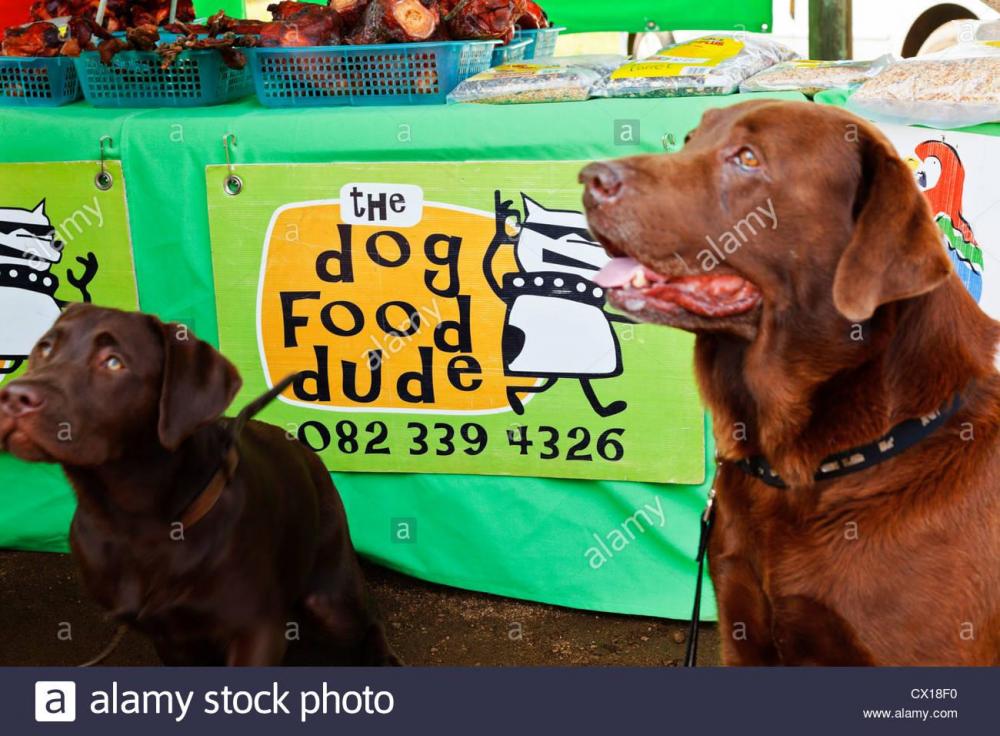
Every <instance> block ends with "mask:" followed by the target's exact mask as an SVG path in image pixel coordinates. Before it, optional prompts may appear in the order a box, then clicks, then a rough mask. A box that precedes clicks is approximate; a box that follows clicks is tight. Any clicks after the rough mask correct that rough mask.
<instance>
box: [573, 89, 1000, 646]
mask: <svg viewBox="0 0 1000 736" xmlns="http://www.w3.org/2000/svg"><path fill="white" fill-rule="evenodd" d="M581 180H582V182H583V183H584V184H585V194H584V202H585V206H586V208H587V213H588V217H589V222H590V226H591V229H592V231H593V233H594V234H595V235H596V236H597V237H598V238H599V239H600V240H601V242H602V243H603V244H604V245H605V247H606V249H607V250H608V252H609V253H610V254H611V255H612V256H616V257H617V258H616V259H615V260H613V261H612V262H611V263H610V264H609V265H608V267H607V268H606V269H605V270H604V271H603V272H602V273H601V274H600V275H599V277H598V280H599V282H601V283H603V284H604V285H606V286H607V287H608V288H609V299H610V301H611V303H612V304H613V305H614V306H615V307H617V308H619V309H620V310H622V311H624V312H626V313H628V314H629V315H631V316H632V317H634V318H637V319H639V320H643V321H646V322H652V323H655V324H661V325H669V326H673V327H679V328H682V329H685V330H689V331H691V332H693V333H695V335H696V336H697V337H696V341H695V370H696V373H697V378H698V381H699V384H700V389H701V393H702V396H703V398H704V400H705V402H706V403H707V405H708V407H709V409H710V410H711V413H712V420H713V431H714V434H715V441H716V445H717V448H718V453H719V468H718V473H717V479H716V484H715V488H716V491H717V500H716V509H715V512H714V513H715V529H714V532H713V535H712V538H711V541H710V545H709V564H710V569H711V573H712V578H713V582H714V586H715V591H716V595H717V598H718V603H719V611H720V612H719V620H720V624H721V627H722V642H723V659H724V661H725V662H726V663H728V664H732V665H773V664H825V665H864V664H879V665H915V664H921V665H989V664H993V665H996V664H1000V445H998V431H1000V376H998V373H997V370H996V368H995V366H994V357H995V355H996V348H997V340H998V338H1000V325H998V324H997V323H996V322H994V321H993V320H992V319H990V318H989V317H987V316H986V314H984V313H983V312H982V311H981V310H980V309H979V307H978V306H977V305H976V303H975V301H974V300H973V298H972V297H971V296H970V295H969V293H968V292H967V291H966V289H965V288H964V287H963V285H962V283H961V281H960V280H959V278H958V276H957V275H956V274H955V273H954V272H953V271H952V268H951V265H950V260H949V257H948V255H947V253H946V250H945V247H944V246H943V244H942V235H941V233H940V232H939V231H938V229H937V227H936V225H935V224H934V222H933V220H932V217H931V212H930V209H929V207H928V204H927V202H926V201H925V198H924V196H923V195H922V194H921V193H920V191H919V190H918V188H917V186H916V184H915V182H914V177H913V175H912V173H911V172H910V170H909V169H908V168H907V166H906V165H905V164H904V163H903V161H901V160H900V158H899V157H898V156H897V155H896V153H895V151H894V149H893V147H892V145H891V143H890V142H889V141H888V140H887V139H886V138H885V136H884V135H882V133H880V132H879V131H878V130H877V129H876V128H875V127H873V126H871V125H869V124H868V123H866V122H865V121H863V120H861V119H860V118H857V117H855V116H853V115H851V114H849V113H847V112H844V111H842V110H839V109H835V108H829V107H824V106H822V105H817V104H810V103H799V102H777V101H754V102H748V103H745V104H740V105H736V106H733V107H730V108H726V109H720V110H713V111H710V112H708V113H707V114H706V115H705V116H704V117H703V118H702V121H701V124H700V125H699V126H698V128H697V129H696V130H695V131H694V132H693V133H692V134H691V135H690V136H689V137H688V140H687V141H686V144H685V147H684V150H683V151H682V152H680V153H677V154H674V155H661V156H638V157H634V158H627V159H624V160H620V161H612V162H606V163H596V164H592V165H590V166H588V167H587V168H586V169H585V170H584V171H583V172H582V173H581Z"/></svg>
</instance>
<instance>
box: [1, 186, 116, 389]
mask: <svg viewBox="0 0 1000 736" xmlns="http://www.w3.org/2000/svg"><path fill="white" fill-rule="evenodd" d="M62 251H63V243H62V242H61V241H60V240H58V239H57V236H56V231H55V228H54V227H53V226H52V223H51V222H50V221H49V218H48V216H47V215H46V214H45V200H44V199H43V200H42V201H41V202H39V203H38V205H37V206H36V207H35V208H34V209H31V210H24V209H18V208H15V207H11V208H0V310H2V312H3V315H4V317H5V319H4V320H3V321H2V323H0V375H6V374H10V373H13V372H14V371H16V370H17V369H18V368H20V367H21V364H22V363H23V362H24V359H25V358H26V357H27V356H28V353H30V352H31V348H32V347H33V346H34V344H35V342H36V341H37V340H38V338H39V337H40V336H41V335H42V334H43V333H44V332H45V331H46V330H47V329H49V327H51V326H52V323H53V322H54V321H55V320H56V317H58V316H59V313H60V311H61V310H62V308H63V307H65V306H66V304H68V302H67V301H65V300H63V299H59V298H57V297H56V295H55V294H56V291H57V290H58V289H59V279H58V277H57V276H56V275H55V274H53V273H52V272H51V268H52V266H53V265H54V264H56V263H59V261H60V260H62ZM76 260H77V262H79V263H80V264H81V265H82V266H83V268H84V272H83V275H82V276H80V277H79V278H77V277H76V276H75V275H74V274H73V273H72V272H69V271H67V272H66V280H67V281H69V283H70V284H72V285H73V286H74V287H76V289H77V290H79V292H80V296H81V298H82V300H83V301H85V302H89V301H90V292H89V291H88V290H87V287H88V285H89V284H90V282H91V281H93V279H94V276H95V275H96V274H97V258H96V256H94V254H93V253H88V254H87V255H86V256H85V257H79V256H78V257H77V259H76Z"/></svg>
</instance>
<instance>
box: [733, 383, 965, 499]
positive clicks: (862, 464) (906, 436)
mask: <svg viewBox="0 0 1000 736" xmlns="http://www.w3.org/2000/svg"><path fill="white" fill-rule="evenodd" d="M961 408H962V396H961V394H955V396H954V397H952V398H951V399H949V400H948V401H946V402H945V403H944V404H943V405H942V406H941V408H940V409H937V410H936V411H934V412H931V413H930V414H927V415H925V416H922V417H918V418H916V419H907V420H906V421H904V422H900V423H899V424H897V425H896V426H895V427H893V428H892V429H891V430H889V432H888V433H887V434H885V435H884V436H882V437H880V438H879V439H877V440H875V441H874V442H871V443H869V444H867V445H861V446H859V447H853V448H851V449H850V450H844V451H843V452H838V453H835V454H833V455H830V456H829V457H827V458H825V459H824V460H823V462H821V463H820V466H819V470H817V471H816V474H815V475H814V476H813V479H814V480H816V481H821V480H831V479H833V478H840V477H842V476H845V475H850V474H851V473H857V472H860V471H862V470H867V469H868V468H872V467H874V466H876V465H878V464H879V463H882V462H885V461H886V460H888V459H890V458H893V457H896V456H897V455H900V454H902V453H903V452H905V451H906V450H908V449H910V448H911V447H913V446H914V445H916V444H918V443H919V442H921V441H922V440H924V439H926V438H927V437H930V436H931V435H932V434H934V432H936V431H937V430H938V429H939V428H940V427H941V426H942V425H943V424H945V422H947V421H948V420H949V419H951V418H952V417H953V416H954V415H955V414H956V413H957V412H958V410H959V409H961ZM736 465H738V466H739V468H740V469H741V470H742V471H743V472H744V473H746V474H747V475H752V476H753V477H754V478H757V479H758V480H760V481H762V482H763V483H766V484H767V485H769V486H772V487H773V488H787V487H788V485H787V484H786V483H785V481H784V480H782V478H781V476H780V475H778V474H777V473H776V472H774V470H773V469H772V468H771V465H770V463H768V461H767V458H765V457H764V456H763V455H754V456H753V457H748V458H745V459H743V460H740V461H738V462H737V463H736Z"/></svg>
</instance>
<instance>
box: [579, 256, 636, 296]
mask: <svg viewBox="0 0 1000 736" xmlns="http://www.w3.org/2000/svg"><path fill="white" fill-rule="evenodd" d="M641 270H642V264H641V263H639V261H637V260H635V259H634V258H612V259H611V260H610V261H609V262H608V265H606V266H605V267H604V268H602V269H601V270H600V271H599V272H598V273H597V275H596V276H594V278H593V279H591V280H592V281H593V282H594V283H595V284H597V285H598V286H603V287H604V288H605V289H612V288H614V287H616V286H625V284H627V283H629V282H630V281H631V280H632V277H633V276H635V274H636V271H641Z"/></svg>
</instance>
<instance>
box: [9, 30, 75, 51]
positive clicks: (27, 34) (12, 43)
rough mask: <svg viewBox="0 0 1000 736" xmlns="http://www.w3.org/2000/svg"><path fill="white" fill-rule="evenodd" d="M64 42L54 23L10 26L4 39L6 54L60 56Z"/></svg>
mask: <svg viewBox="0 0 1000 736" xmlns="http://www.w3.org/2000/svg"><path fill="white" fill-rule="evenodd" d="M62 45H63V42H62V39H61V38H60V37H59V29H58V28H56V27H55V25H53V24H52V23H32V24H30V25H27V26H22V27H20V28H10V29H8V30H7V35H6V36H5V37H4V40H3V55H4V56H58V55H59V49H60V48H61V47H62Z"/></svg>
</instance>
